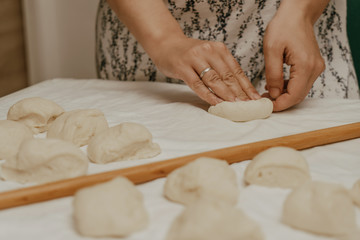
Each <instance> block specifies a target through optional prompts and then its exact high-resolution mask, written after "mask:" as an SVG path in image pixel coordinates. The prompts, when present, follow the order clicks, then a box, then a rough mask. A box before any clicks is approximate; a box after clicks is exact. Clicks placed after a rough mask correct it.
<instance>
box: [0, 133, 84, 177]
mask: <svg viewBox="0 0 360 240" xmlns="http://www.w3.org/2000/svg"><path fill="white" fill-rule="evenodd" d="M88 165H89V161H88V160H87V157H86V155H85V154H84V153H83V152H82V151H81V150H80V149H79V148H77V147H76V146H75V145H73V144H72V143H70V142H65V141H62V140H59V139H29V140H25V141H24V142H23V143H22V144H21V145H20V148H19V152H18V154H17V155H16V157H14V158H11V159H8V160H6V161H5V163H4V164H3V165H2V176H3V177H4V178H5V179H6V180H10V181H15V182H19V183H27V182H35V183H44V182H51V181H56V180H60V179H65V178H72V177H78V176H81V175H85V174H86V172H87V169H88Z"/></svg>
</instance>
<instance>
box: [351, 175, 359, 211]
mask: <svg viewBox="0 0 360 240" xmlns="http://www.w3.org/2000/svg"><path fill="white" fill-rule="evenodd" d="M351 197H352V199H353V202H354V203H355V204H356V205H358V206H359V207H360V179H359V180H357V182H356V183H354V186H353V187H352V189H351Z"/></svg>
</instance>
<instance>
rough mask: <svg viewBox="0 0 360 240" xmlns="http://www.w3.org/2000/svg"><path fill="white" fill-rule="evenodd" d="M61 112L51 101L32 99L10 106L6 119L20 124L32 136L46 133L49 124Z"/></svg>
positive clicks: (61, 109)
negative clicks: (30, 132)
mask: <svg viewBox="0 0 360 240" xmlns="http://www.w3.org/2000/svg"><path fill="white" fill-rule="evenodd" d="M63 112H64V109H63V108H62V107H60V106H59V105H57V104H56V103H55V102H53V101H50V100H47V99H44V98H40V97H32V98H25V99H23V100H20V101H19V102H17V103H15V104H14V105H12V106H11V107H10V109H9V112H8V114H7V119H8V120H13V121H19V122H22V123H23V124H25V125H26V126H28V127H29V128H30V129H31V130H32V132H33V133H34V134H38V133H42V132H45V131H47V130H48V127H49V126H50V125H51V123H52V122H53V121H54V120H55V119H56V118H57V117H58V116H59V115H60V114H62V113H63Z"/></svg>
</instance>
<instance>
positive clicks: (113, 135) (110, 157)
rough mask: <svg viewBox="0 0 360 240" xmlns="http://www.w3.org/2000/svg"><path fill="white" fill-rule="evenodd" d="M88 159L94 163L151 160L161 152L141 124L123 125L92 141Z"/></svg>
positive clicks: (102, 133) (101, 134) (112, 128)
mask: <svg viewBox="0 0 360 240" xmlns="http://www.w3.org/2000/svg"><path fill="white" fill-rule="evenodd" d="M87 152H88V157H89V159H90V160H91V161H92V162H94V163H108V162H114V161H120V160H131V159H142V158H150V157H154V156H156V155H158V154H159V153H160V152H161V150H160V147H159V145H158V144H157V143H153V142H152V135H151V133H150V132H149V130H147V128H146V127H144V126H143V125H141V124H137V123H122V124H119V125H116V126H114V127H111V128H109V129H107V130H106V131H103V132H101V133H99V134H97V135H96V136H94V137H93V139H92V140H91V141H90V143H89V146H88V149H87Z"/></svg>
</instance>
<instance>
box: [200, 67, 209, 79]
mask: <svg viewBox="0 0 360 240" xmlns="http://www.w3.org/2000/svg"><path fill="white" fill-rule="evenodd" d="M210 70H212V68H211V67H207V68H205V69H204V70H203V71H202V72H201V73H200V79H202V78H203V77H204V75H205V73H207V72H208V71H210Z"/></svg>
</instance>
